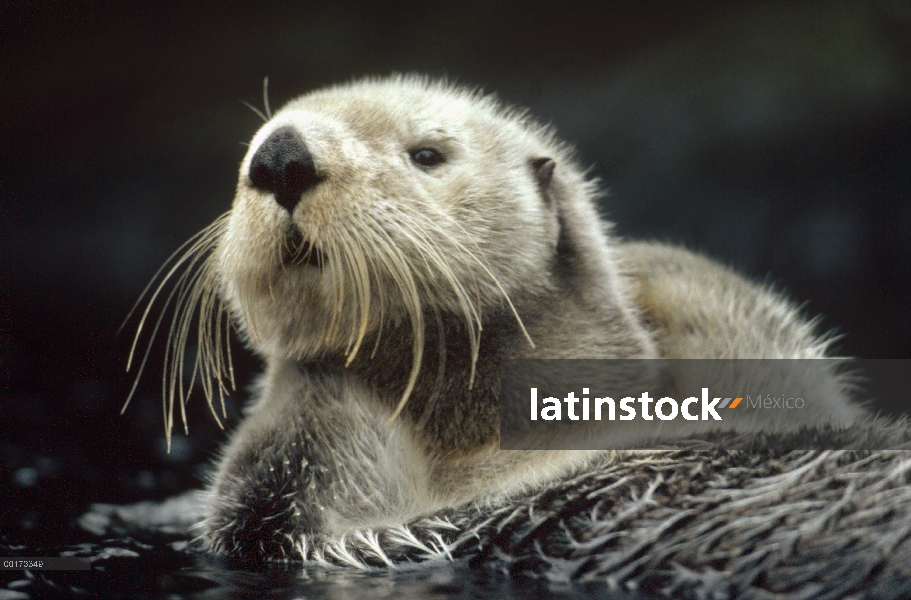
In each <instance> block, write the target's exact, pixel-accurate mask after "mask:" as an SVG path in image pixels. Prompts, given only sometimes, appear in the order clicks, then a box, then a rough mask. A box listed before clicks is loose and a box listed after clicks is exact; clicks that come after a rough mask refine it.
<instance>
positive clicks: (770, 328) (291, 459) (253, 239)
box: [178, 77, 865, 562]
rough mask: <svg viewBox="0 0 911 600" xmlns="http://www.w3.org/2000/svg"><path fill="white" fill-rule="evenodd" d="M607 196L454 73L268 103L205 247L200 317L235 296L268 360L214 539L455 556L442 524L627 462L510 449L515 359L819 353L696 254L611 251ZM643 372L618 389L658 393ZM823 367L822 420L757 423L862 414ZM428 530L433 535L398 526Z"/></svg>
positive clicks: (287, 553)
mask: <svg viewBox="0 0 911 600" xmlns="http://www.w3.org/2000/svg"><path fill="white" fill-rule="evenodd" d="M597 195H598V190H597V186H596V185H595V183H594V182H592V181H591V180H589V179H587V178H586V177H585V176H584V173H583V170H582V169H580V168H579V166H578V165H577V164H576V162H575V160H574V158H573V155H572V152H571V149H570V148H569V147H568V146H566V145H565V144H564V143H562V142H560V141H559V140H558V139H557V138H556V137H555V135H554V133H553V131H552V130H550V129H548V128H545V127H542V126H540V125H538V124H536V123H535V122H534V121H532V120H531V119H530V118H529V117H528V116H526V115H525V114H524V113H522V112H520V111H517V110H514V109H511V108H508V107H504V106H502V105H500V104H499V103H498V102H497V101H496V100H494V99H492V98H491V97H486V96H481V95H479V94H477V93H474V92H470V91H466V90H464V89H461V88H458V87H453V86H450V85H448V84H445V83H438V82H433V81H429V80H426V79H423V78H419V77H393V78H389V79H375V80H374V79H368V80H362V81H356V82H353V83H350V84H346V85H340V86H336V87H331V88H327V89H324V90H319V91H316V92H312V93H310V94H308V95H306V96H303V97H301V98H299V99H297V100H295V101H292V102H291V103H289V104H288V105H287V106H285V107H284V108H283V109H281V110H280V111H278V112H277V113H276V114H275V115H273V116H271V118H270V119H268V121H267V122H266V124H265V125H264V126H263V127H262V128H261V129H260V131H259V132H258V133H257V134H256V135H255V136H254V138H253V141H252V143H251V145H250V150H249V152H248V154H247V156H246V157H245V158H244V160H243V162H242V164H241V168H240V178H239V182H238V186H237V194H236V198H235V201H234V205H233V207H232V209H231V211H230V213H229V214H228V215H226V216H225V217H224V218H222V219H220V220H219V221H218V222H217V223H216V225H213V228H212V229H211V230H210V231H209V232H208V233H207V234H205V235H204V236H203V237H202V238H201V239H202V240H204V241H203V242H201V243H200V244H199V245H198V248H195V249H194V250H193V251H194V252H195V251H197V250H199V251H202V250H209V249H211V250H212V251H211V254H210V255H209V256H208V258H207V259H206V260H205V263H204V275H203V276H201V277H200V278H198V279H197V280H196V282H197V287H198V288H199V291H198V292H196V293H190V294H189V295H188V296H189V297H190V298H196V299H200V303H201V304H200V305H201V306H202V311H203V312H202V316H203V318H204V319H209V318H211V315H210V314H209V313H210V312H213V311H215V310H217V308H219V307H220V306H222V305H223V306H224V307H225V309H226V310H227V312H229V313H230V315H231V319H232V323H233V324H234V326H235V327H236V328H237V329H238V330H239V331H240V332H241V335H242V336H243V337H244V339H245V340H246V342H247V343H248V345H249V346H250V347H251V348H252V349H253V350H254V351H255V352H256V353H257V354H258V355H260V356H261V357H262V358H263V359H264V360H265V362H266V370H265V373H264V374H263V375H262V376H261V378H260V379H259V382H258V384H257V386H256V391H255V393H254V398H253V400H252V401H251V403H250V405H249V407H248V409H247V411H246V417H245V419H244V421H243V422H242V423H241V424H240V425H239V426H238V428H237V429H236V430H235V431H234V432H233V434H232V435H231V439H230V441H229V443H228V444H227V445H226V447H225V448H224V450H223V452H222V453H221V456H220V458H219V459H218V461H217V464H216V469H215V473H214V475H213V476H212V478H211V481H210V483H209V485H208V488H207V491H206V494H205V497H206V500H205V507H204V513H205V518H204V520H203V521H202V535H201V540H202V542H203V545H204V546H205V547H206V548H208V549H209V550H211V551H214V552H218V553H223V554H228V555H232V556H237V557H240V558H243V559H248V560H266V559H270V558H275V557H287V558H297V559H312V558H314V557H317V558H325V557H326V556H327V553H331V552H332V551H334V552H335V556H336V558H338V557H342V559H340V560H341V562H346V559H345V558H344V557H345V556H348V557H350V556H351V555H349V554H347V552H348V551H347V550H344V548H346V545H345V540H349V541H350V540H353V539H359V540H361V542H362V543H361V547H362V548H367V547H373V546H375V548H374V550H375V551H374V552H372V556H374V557H377V556H380V557H382V559H383V560H381V561H380V562H383V561H387V560H388V556H391V555H392V554H391V553H384V551H383V550H381V549H379V546H378V545H377V544H380V541H379V540H380V537H377V535H379V534H378V533H376V532H381V531H385V532H387V533H386V534H385V535H387V537H385V538H382V539H385V540H386V542H389V543H392V542H391V541H390V540H392V539H393V538H394V540H397V541H395V544H398V545H401V544H402V540H406V539H412V541H413V542H414V543H413V544H412V547H419V546H423V547H424V548H429V547H430V546H428V544H430V545H431V546H432V540H438V541H439V542H440V544H441V545H440V547H441V548H442V547H444V546H445V544H443V541H442V540H443V539H444V538H443V537H440V535H441V534H440V531H444V530H447V531H448V530H450V529H453V527H449V528H448V529H447V526H446V525H445V524H441V523H442V522H441V521H439V519H437V520H434V518H435V517H434V515H447V514H449V515H463V516H464V515H465V514H467V513H466V512H465V511H464V510H463V509H458V508H457V507H465V506H471V507H474V508H473V509H472V510H473V511H475V512H473V513H472V514H473V515H474V516H473V517H471V518H470V519H468V520H467V521H464V520H463V522H461V523H462V524H461V525H457V526H455V527H454V530H455V531H456V534H451V535H449V537H448V538H447V539H450V540H452V539H456V538H458V535H457V534H462V533H465V532H466V531H467V530H468V529H471V527H474V528H475V529H474V530H473V531H481V529H478V527H480V525H479V523H481V522H483V520H484V519H483V518H481V517H480V516H479V515H483V514H503V513H502V510H506V509H504V508H503V507H504V506H505V507H507V509H508V507H509V506H510V502H512V500H511V499H514V498H519V497H526V498H527V497H529V494H532V495H534V494H536V493H540V492H541V490H547V489H553V490H559V489H563V488H565V487H566V486H569V485H570V483H567V482H568V481H571V480H570V479H569V478H571V477H578V476H589V477H596V478H597V473H600V472H602V471H604V470H605V469H608V468H613V467H611V465H618V464H623V461H624V460H625V459H624V458H623V457H622V455H618V454H617V453H613V452H604V451H501V450H499V426H498V423H499V421H498V419H499V406H498V389H499V365H500V363H501V361H502V360H505V359H513V358H604V359H615V358H639V359H650V358H822V357H825V356H826V355H827V354H826V353H827V346H828V341H827V339H826V338H821V337H819V336H817V335H816V333H815V332H814V326H813V323H812V322H810V321H807V320H806V319H804V318H803V317H802V316H801V315H800V314H799V311H798V310H797V309H796V307H795V306H794V305H792V304H791V303H790V302H788V301H787V300H785V299H783V298H782V297H781V296H780V295H778V294H777V293H775V292H774V291H772V290H770V289H768V288H766V287H762V286H758V285H756V284H753V283H751V282H748V281H746V280H745V279H743V278H742V277H740V276H739V275H738V274H736V273H735V272H733V271H731V270H730V269H727V268H725V267H723V266H721V265H718V264H717V263H715V262H713V261H710V260H708V259H706V258H704V257H701V256H699V255H696V254H694V253H691V252H689V251H687V250H684V249H680V248H674V247H669V246H664V245H659V244H649V243H624V242H621V241H620V240H618V239H617V238H616V237H614V236H613V234H612V233H611V231H610V227H609V226H608V225H607V224H606V223H604V222H603V221H602V220H601V219H600V218H599V216H598V214H597V211H596V208H595V199H596V197H597ZM194 289H195V288H194ZM191 308H192V307H191ZM180 322H181V323H183V322H189V319H180ZM217 331H221V330H220V329H219V328H218V326H216V327H215V328H210V329H208V330H205V333H207V334H208V335H209V337H210V338H212V337H213V336H214V333H213V332H217ZM181 336H183V337H185V336H186V328H184V330H183V331H182V332H178V338H180V337H181ZM178 341H179V340H178ZM203 342H204V343H203V344H201V347H202V348H203V350H202V351H201V352H200V354H199V356H200V358H199V359H198V360H199V361H200V363H199V367H198V368H199V369H201V371H202V373H203V375H208V376H210V377H214V378H215V379H216V380H218V379H219V375H220V373H221V372H222V371H224V370H225V368H226V367H225V362H224V360H223V359H222V358H221V356H220V354H219V352H218V348H219V343H220V342H215V343H212V342H211V341H209V342H208V345H206V341H205V340H203ZM641 377H642V379H641V381H629V382H625V383H627V384H629V385H631V386H632V387H637V388H640V389H645V388H647V386H648V385H649V384H651V383H653V381H652V380H651V379H650V377H651V375H649V374H647V373H646V374H643V375H642V376H641ZM825 377H826V381H825V382H824V383H825V385H827V386H829V387H828V388H827V389H830V390H831V393H830V394H829V401H828V402H829V406H828V407H827V410H826V411H824V414H823V413H821V412H815V413H813V414H810V411H804V413H798V414H796V415H795V414H792V415H791V418H790V420H788V421H782V422H778V423H771V424H769V423H766V424H765V427H766V429H765V431H768V430H769V429H768V428H769V427H771V429H772V431H773V432H781V433H783V434H788V433H789V432H794V431H797V430H798V429H799V428H800V427H806V426H810V427H829V428H834V429H836V430H837V429H839V428H845V427H850V426H852V425H854V424H855V423H857V422H858V421H859V420H861V419H863V418H864V417H865V413H864V412H863V410H862V409H860V408H858V407H857V406H855V405H854V404H852V402H851V400H850V396H849V388H850V382H849V381H847V380H845V379H844V378H843V376H841V375H839V374H837V373H836V372H834V371H832V372H827V373H826V374H825ZM818 383H819V382H812V383H808V385H816V384H818ZM214 389H215V386H214V385H212V384H210V388H208V391H210V393H212V390H214ZM725 426H726V427H728V431H729V432H730V433H732V434H738V435H739V434H744V435H748V434H750V433H751V432H755V431H756V429H755V427H754V426H753V425H751V424H750V423H748V422H746V421H743V420H738V419H736V418H734V419H731V420H726V422H725ZM665 427H666V428H665V431H667V432H668V435H674V434H675V431H676V433H679V434H681V435H682V434H686V433H693V432H696V433H698V432H705V431H707V429H705V428H704V426H701V425H700V426H699V427H702V429H700V428H699V427H696V428H695V429H686V428H685V427H688V425H687V424H685V423H684V424H683V425H681V426H680V428H678V429H677V430H675V429H673V428H672V427H670V426H665ZM630 432H631V433H629V435H630V436H631V437H632V438H636V436H642V437H644V436H646V435H647V432H645V431H644V430H643V431H641V432H638V431H637V430H635V429H631V430H630ZM637 464H638V463H637ZM656 464H657V463H656ZM617 468H619V467H617ZM586 474H587V475H586ZM532 504H533V503H532ZM529 506H530V505H529ZM485 507H487V508H485ZM497 507H499V508H497ZM460 510H461V511H462V512H459V511H460ZM498 510H499V511H501V512H497V511H498ZM453 511H456V512H453ZM477 511H480V512H477ZM468 512H469V513H471V511H468ZM460 518H462V517H460ZM428 519H429V521H428ZM466 519H467V517H466ZM469 521H470V522H471V523H473V525H472V526H471V527H468V526H467V525H465V523H468V522H469ZM431 522H432V523H433V524H432V525H427V526H426V527H425V528H424V530H423V531H424V532H425V533H427V535H428V536H430V537H429V538H427V539H423V540H421V539H419V538H418V537H414V535H413V534H412V533H409V531H412V530H409V529H408V528H406V527H404V526H405V525H407V524H409V523H425V525H426V524H427V523H431ZM451 522H454V523H459V521H458V519H456V518H455V517H453V520H452V521H451ZM371 532H373V533H371ZM388 532H399V533H398V534H394V535H392V538H390V537H388V536H389V535H391V534H389V533H388ZM466 535H467V534H466ZM396 536H398V537H396ZM409 536H412V537H409ZM444 537H445V536H444ZM428 539H429V540H431V541H428ZM477 539H480V538H477ZM460 543H462V545H463V546H464V539H463V542H460ZM395 544H393V545H395ZM405 545H406V546H407V545H408V544H405ZM453 547H455V546H453ZM333 549H334V550H333ZM441 552H442V551H441ZM431 554H432V553H431ZM352 560H353V559H352ZM355 562H356V561H355Z"/></svg>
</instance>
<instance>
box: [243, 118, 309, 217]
mask: <svg viewBox="0 0 911 600" xmlns="http://www.w3.org/2000/svg"><path fill="white" fill-rule="evenodd" d="M322 180H323V178H322V177H320V176H319V175H317V174H316V167H314V166H313V157H312V156H310V151H309V150H307V145H306V144H304V140H303V139H302V138H301V136H300V134H299V133H298V132H297V130H295V129H294V128H293V127H280V128H278V129H276V130H275V131H273V132H272V135H270V136H269V137H268V138H266V141H264V142H263V143H262V145H260V147H259V149H258V150H257V151H256V153H255V154H254V155H253V160H251V161H250V182H251V183H252V184H253V187H255V188H256V189H258V190H262V191H264V192H272V193H273V194H274V195H275V201H276V202H278V203H279V204H280V205H281V206H283V207H285V209H286V210H287V211H288V212H289V213H290V212H292V211H294V207H295V206H297V203H298V202H300V199H301V194H303V193H304V192H306V191H307V190H309V189H310V188H312V187H313V186H315V185H316V184H317V183H319V182H320V181H322Z"/></svg>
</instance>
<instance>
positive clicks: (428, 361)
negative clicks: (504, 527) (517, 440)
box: [298, 309, 528, 454]
mask: <svg viewBox="0 0 911 600" xmlns="http://www.w3.org/2000/svg"><path fill="white" fill-rule="evenodd" d="M424 323H425V332H424V340H425V341H424V351H423V355H422V357H421V370H420V372H419V374H418V377H417V380H416V382H415V386H414V389H413V391H412V393H411V395H410V397H409V399H408V402H407V404H406V405H405V408H404V410H403V411H402V413H401V416H400V417H399V418H402V419H406V420H408V421H409V422H411V423H413V424H414V425H416V426H417V428H418V430H419V431H420V432H421V433H422V434H423V436H424V439H426V440H428V444H429V446H428V449H433V450H435V451H436V452H441V453H447V454H449V453H457V454H460V453H470V452H471V451H473V450H475V449H478V448H481V447H483V446H486V445H488V444H491V443H493V442H495V441H496V440H497V439H498V436H499V393H500V389H499V387H500V362H501V361H502V359H503V358H504V355H505V354H506V353H505V350H504V349H507V348H514V347H516V345H517V344H527V343H528V342H527V341H526V340H525V338H524V335H523V334H522V332H521V329H520V328H519V326H518V324H517V323H516V318H515V316H514V315H513V314H512V312H511V311H509V310H502V309H495V310H488V311H486V313H485V314H484V318H483V323H484V328H483V331H482V333H481V335H480V344H479V348H478V357H477V362H476V363H475V365H474V367H475V369H474V380H473V383H472V385H471V387H470V389H469V381H470V380H471V372H472V363H473V362H474V361H473V358H472V354H471V344H470V338H469V333H468V329H467V325H466V323H465V318H464V316H462V315H458V316H457V315H454V314H448V313H437V314H434V313H428V314H425V315H424ZM377 338H378V339H377ZM412 339H413V335H412V328H411V325H410V324H409V323H402V324H399V325H396V326H392V327H386V328H384V329H383V330H382V331H381V332H380V333H379V334H378V335H376V334H375V335H373V336H368V337H367V338H366V339H365V340H364V342H363V345H362V346H361V351H360V352H359V353H358V355H357V356H356V357H355V359H354V360H353V361H352V362H351V364H349V365H347V366H345V362H346V360H347V357H346V356H345V355H344V353H343V352H340V351H339V352H330V353H325V354H321V355H318V356H314V357H312V358H308V359H307V360H305V361H301V362H300V363H298V369H299V370H300V371H302V372H304V373H306V374H317V373H321V374H330V373H337V374H345V375H348V376H352V375H353V376H355V377H358V378H360V379H361V380H363V381H364V382H366V383H367V384H368V385H369V386H370V387H372V388H373V389H374V390H375V391H376V392H377V395H378V396H379V397H380V398H381V399H382V400H383V402H384V403H386V404H387V405H388V406H389V407H390V408H394V407H395V406H396V405H398V403H399V401H400V400H401V398H402V395H403V394H404V391H405V388H406V386H407V383H408V378H409V375H410V373H411V368H412V365H413V354H412V346H411V341H412ZM374 347H376V352H375V353H373V354H372V350H373V348H374ZM429 440H432V444H430V443H429ZM431 446H432V448H431Z"/></svg>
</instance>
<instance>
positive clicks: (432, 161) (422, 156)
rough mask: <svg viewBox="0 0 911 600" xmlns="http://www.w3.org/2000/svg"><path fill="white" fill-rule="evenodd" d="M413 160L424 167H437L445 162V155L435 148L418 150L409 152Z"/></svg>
mask: <svg viewBox="0 0 911 600" xmlns="http://www.w3.org/2000/svg"><path fill="white" fill-rule="evenodd" d="M409 154H410V155H411V160H413V161H414V162H415V163H417V164H419V165H421V166H422V167H435V166H437V165H438V164H440V163H441V162H443V155H442V154H440V153H439V152H438V151H437V150H434V149H433V148H418V149H417V150H412V151H411V152H409Z"/></svg>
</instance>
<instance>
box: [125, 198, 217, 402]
mask: <svg viewBox="0 0 911 600" xmlns="http://www.w3.org/2000/svg"><path fill="white" fill-rule="evenodd" d="M227 217H228V213H226V214H224V215H222V216H221V217H219V218H218V219H217V220H216V221H215V222H214V223H212V225H210V226H208V227H206V228H205V229H203V230H202V231H200V232H199V233H197V234H196V235H194V236H193V237H191V238H190V240H188V241H187V242H185V243H184V244H182V245H181V248H180V249H182V248H185V247H186V246H187V245H188V244H190V243H191V242H192V245H191V247H190V248H189V249H188V250H186V251H185V252H184V254H183V255H182V256H180V258H179V259H178V260H177V262H176V263H174V265H173V266H172V268H171V269H170V271H168V273H167V275H165V276H164V278H163V279H162V280H161V281H160V283H159V285H158V287H157V288H156V290H155V292H154V294H152V297H151V298H150V299H149V302H148V305H147V306H146V309H145V311H144V312H143V315H142V319H141V320H140V322H139V326H138V327H137V328H136V334H135V335H134V337H133V344H132V346H131V348H130V355H129V357H128V359H127V371H129V370H130V366H131V365H132V359H133V355H134V353H135V351H136V346H137V344H138V343H139V337H140V335H141V333H142V330H143V327H144V325H145V321H146V319H147V318H148V316H149V313H150V311H151V310H152V306H153V305H154V304H155V300H156V299H157V297H158V295H159V294H160V293H161V291H162V290H163V289H164V286H165V285H166V283H167V282H168V280H169V279H170V278H171V277H172V276H173V275H174V273H175V272H176V271H177V270H178V269H179V268H180V266H181V265H183V264H184V263H186V262H187V261H190V266H188V267H187V268H192V265H193V264H195V263H196V262H197V260H198V258H199V255H200V253H204V252H205V251H206V250H208V249H209V248H210V247H211V245H213V244H214V241H215V239H216V237H217V236H218V235H220V233H221V231H222V230H223V228H224V226H225V225H226V223H227ZM180 249H178V252H179V251H180ZM176 255H177V252H175V253H173V254H172V255H171V256H170V257H169V258H168V260H167V261H165V264H164V265H162V266H161V267H160V268H159V269H158V271H157V272H156V273H155V275H154V276H153V278H152V281H150V282H149V284H148V285H147V286H146V289H145V290H144V291H143V293H142V295H141V296H140V300H139V301H141V300H142V297H143V296H145V295H146V293H147V292H148V290H149V289H150V288H151V286H152V284H153V283H154V282H155V280H156V279H157V278H158V275H159V274H160V273H161V272H162V271H163V270H164V269H165V268H166V267H167V265H168V264H169V263H170V262H171V260H172V259H173V258H174V256H176ZM176 289H177V288H175V290H174V291H172V292H171V293H170V294H169V295H168V297H167V299H166V301H165V303H164V306H163V307H162V312H161V315H160V316H159V318H158V319H157V320H156V322H155V327H154V329H153V330H152V334H151V336H150V337H149V342H148V345H147V347H146V351H145V353H144V355H143V359H142V362H141V363H140V366H139V369H138V370H137V373H136V378H135V379H134V381H133V386H132V388H131V389H130V393H129V394H128V395H127V399H126V401H125V402H124V404H123V407H122V408H121V414H123V412H125V411H126V409H127V407H128V406H129V404H130V400H131V399H132V398H133V394H134V393H135V392H136V389H137V387H138V385H139V380H140V378H141V377H142V373H143V371H144V370H145V365H146V363H147V361H148V358H149V355H150V353H151V350H152V344H153V342H154V340H155V336H156V335H157V333H158V329H159V327H160V325H161V321H162V319H163V317H164V314H165V312H166V311H167V307H168V305H169V304H170V303H171V300H172V299H173V297H174V293H175V291H176ZM139 301H137V303H136V305H134V307H133V310H131V311H130V314H132V313H133V311H134V310H135V308H136V306H137V305H138V303H139ZM127 319H129V315H128V317H127ZM121 327H122V326H121Z"/></svg>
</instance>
